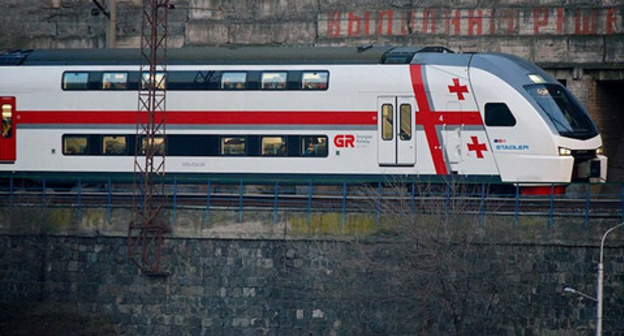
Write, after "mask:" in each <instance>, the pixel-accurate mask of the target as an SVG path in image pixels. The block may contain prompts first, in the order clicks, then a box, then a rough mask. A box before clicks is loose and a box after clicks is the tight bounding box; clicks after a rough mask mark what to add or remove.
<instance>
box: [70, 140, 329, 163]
mask: <svg viewBox="0 0 624 336" xmlns="http://www.w3.org/2000/svg"><path fill="white" fill-rule="evenodd" d="M62 145H63V148H62V149H63V154H64V155H85V156H134V155H136V154H138V155H145V154H146V151H151V153H152V154H153V155H167V156H170V157H198V158H199V157H217V156H237V157H267V158H270V157H292V158H296V157H317V158H320V157H327V156H328V153H329V141H328V137H327V136H326V135H218V134H212V135H207V134H168V135H167V136H166V138H165V137H163V136H162V135H159V136H155V137H154V138H152V139H151V140H148V139H147V138H146V137H145V135H141V136H140V137H138V138H137V136H136V134H65V135H63V137H62Z"/></svg>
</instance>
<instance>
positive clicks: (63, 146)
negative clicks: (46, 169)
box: [61, 134, 91, 156]
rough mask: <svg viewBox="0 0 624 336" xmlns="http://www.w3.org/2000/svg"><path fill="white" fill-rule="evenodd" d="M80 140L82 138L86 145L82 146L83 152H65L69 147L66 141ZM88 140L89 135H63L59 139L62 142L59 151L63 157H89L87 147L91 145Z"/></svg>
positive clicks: (89, 153)
mask: <svg viewBox="0 0 624 336" xmlns="http://www.w3.org/2000/svg"><path fill="white" fill-rule="evenodd" d="M80 138H83V139H84V140H85V141H86V144H85V145H84V150H83V151H82V152H78V151H77V152H74V153H69V152H68V151H67V150H68V148H69V146H68V145H67V141H68V140H69V139H80ZM90 138H91V137H90V136H89V135H86V134H64V135H63V136H62V139H61V141H62V146H61V147H62V148H61V150H62V152H63V155H65V156H89V155H91V152H90V150H89V146H90V144H91V143H90Z"/></svg>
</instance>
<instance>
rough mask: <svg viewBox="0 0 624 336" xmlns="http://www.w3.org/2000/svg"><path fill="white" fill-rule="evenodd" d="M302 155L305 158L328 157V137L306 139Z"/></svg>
mask: <svg viewBox="0 0 624 336" xmlns="http://www.w3.org/2000/svg"><path fill="white" fill-rule="evenodd" d="M301 153H302V154H303V156H327V137H304V138H303V141H301Z"/></svg>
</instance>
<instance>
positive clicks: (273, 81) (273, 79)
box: [261, 72, 286, 90]
mask: <svg viewBox="0 0 624 336" xmlns="http://www.w3.org/2000/svg"><path fill="white" fill-rule="evenodd" d="M261 81H262V89H263V90H284V89H285V88H286V72H263V73H262V79H261Z"/></svg>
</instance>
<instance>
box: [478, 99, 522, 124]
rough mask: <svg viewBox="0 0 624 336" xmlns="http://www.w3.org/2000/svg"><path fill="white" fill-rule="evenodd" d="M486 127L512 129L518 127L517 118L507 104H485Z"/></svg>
mask: <svg viewBox="0 0 624 336" xmlns="http://www.w3.org/2000/svg"><path fill="white" fill-rule="evenodd" d="M485 125H487V126H495V127H511V126H515V125H516V118H514V116H513V114H512V113H511V111H510V110H509V108H508V107H507V105H506V104H505V103H487V104H485Z"/></svg>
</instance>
